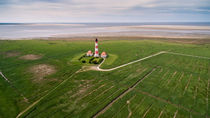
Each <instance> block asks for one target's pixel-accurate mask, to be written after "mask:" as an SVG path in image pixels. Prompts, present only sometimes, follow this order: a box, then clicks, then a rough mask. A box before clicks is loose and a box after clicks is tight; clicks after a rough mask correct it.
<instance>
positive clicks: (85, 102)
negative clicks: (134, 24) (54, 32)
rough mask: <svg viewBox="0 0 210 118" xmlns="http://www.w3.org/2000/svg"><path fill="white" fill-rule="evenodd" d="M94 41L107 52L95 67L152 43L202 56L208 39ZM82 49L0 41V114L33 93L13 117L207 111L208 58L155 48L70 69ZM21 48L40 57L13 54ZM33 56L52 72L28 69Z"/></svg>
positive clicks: (180, 116) (149, 116)
mask: <svg viewBox="0 0 210 118" xmlns="http://www.w3.org/2000/svg"><path fill="white" fill-rule="evenodd" d="M99 45H100V46H99V51H106V52H107V53H108V54H109V58H107V59H106V60H105V62H104V63H103V64H102V65H101V68H113V67H116V66H119V65H122V64H125V63H129V62H131V61H134V60H137V59H140V58H143V57H146V56H149V55H152V54H155V53H157V52H160V51H170V52H177V53H183V54H190V55H195V56H202V57H209V58H210V53H209V52H210V44H183V43H173V42H168V41H167V40H164V41H163V40H162V41H161V40H151V39H150V40H129V39H128V40H101V41H99ZM88 50H94V41H90V40H83V41H49V40H48V41H47V40H21V41H0V71H1V72H2V73H3V74H4V75H5V76H6V77H7V78H8V80H9V81H10V83H8V82H7V81H6V80H5V79H4V78H3V77H2V76H0V118H14V117H16V116H17V115H18V114H19V113H21V112H22V111H24V110H25V109H26V108H28V107H29V106H30V105H31V104H33V103H34V102H36V101H37V100H40V98H41V100H40V101H39V102H37V104H35V105H34V106H32V107H31V108H29V109H28V110H27V111H26V112H24V113H23V114H21V116H20V117H26V118H34V117H37V118H46V117H50V118H58V117H59V118H60V117H61V118H62V117H78V118H86V117H87V118H88V117H94V116H97V117H101V118H103V117H106V118H107V117H108V118H111V117H114V118H115V117H119V118H126V117H133V118H139V117H143V118H170V117H173V118H175V117H177V118H189V117H191V118H202V117H203V118H205V117H210V108H209V106H210V105H209V103H210V101H209V100H210V95H209V91H210V88H209V86H210V59H204V58H197V57H189V56H182V55H173V54H161V55H158V56H155V57H152V58H149V59H146V60H144V61H141V62H138V63H135V64H131V65H128V66H125V67H123V68H119V69H116V70H113V71H109V72H100V71H94V70H89V71H85V72H79V73H75V72H77V71H78V70H79V69H81V68H82V67H83V66H84V64H82V63H81V62H77V57H80V55H82V54H84V53H86V52H87V51H88ZM9 54H13V55H12V56H11V55H10V56H9ZM15 54H16V55H15ZM27 54H35V55H42V57H41V58H40V59H37V60H24V59H21V58H20V57H22V56H23V55H27ZM40 64H46V65H51V66H53V67H54V68H55V70H56V72H55V73H53V74H49V75H47V76H44V77H43V78H41V79H40V78H39V76H38V75H39V73H38V74H37V76H36V75H34V74H33V72H32V71H30V68H31V67H33V66H36V65H40ZM88 66H90V65H88ZM34 71H35V70H34ZM40 75H41V74H40ZM140 80H142V81H140ZM139 81H140V82H139ZM55 88H56V89H55ZM24 97H25V98H27V100H25V99H24Z"/></svg>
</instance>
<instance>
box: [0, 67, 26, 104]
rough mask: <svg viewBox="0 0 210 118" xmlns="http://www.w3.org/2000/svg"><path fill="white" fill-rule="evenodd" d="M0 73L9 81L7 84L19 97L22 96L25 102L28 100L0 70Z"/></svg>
mask: <svg viewBox="0 0 210 118" xmlns="http://www.w3.org/2000/svg"><path fill="white" fill-rule="evenodd" d="M0 75H1V76H2V77H3V78H4V79H5V80H6V81H7V82H8V83H9V85H10V86H11V87H12V88H13V89H14V90H15V92H16V93H17V94H19V95H20V96H21V97H23V99H24V101H25V102H28V99H27V98H26V97H25V96H24V95H23V94H22V93H21V92H20V91H19V90H18V89H17V88H16V87H15V86H14V85H13V84H12V82H10V81H9V79H8V78H6V77H5V76H4V74H3V73H2V72H1V71H0Z"/></svg>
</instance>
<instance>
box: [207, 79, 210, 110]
mask: <svg viewBox="0 0 210 118" xmlns="http://www.w3.org/2000/svg"><path fill="white" fill-rule="evenodd" d="M209 83H210V80H209V79H208V83H207V92H206V94H207V95H206V112H207V113H208V110H209V102H208V101H209Z"/></svg>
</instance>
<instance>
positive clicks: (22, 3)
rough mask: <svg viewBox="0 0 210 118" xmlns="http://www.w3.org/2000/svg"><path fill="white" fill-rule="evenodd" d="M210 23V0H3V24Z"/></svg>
mask: <svg viewBox="0 0 210 118" xmlns="http://www.w3.org/2000/svg"><path fill="white" fill-rule="evenodd" d="M194 21H195V22H196V21H210V0H0V22H194Z"/></svg>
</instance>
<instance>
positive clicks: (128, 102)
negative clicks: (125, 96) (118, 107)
mask: <svg viewBox="0 0 210 118" xmlns="http://www.w3.org/2000/svg"><path fill="white" fill-rule="evenodd" d="M135 97H136V95H135V96H132V98H130V99H129V100H127V101H126V103H127V104H128V112H129V114H128V117H127V118H130V117H131V115H132V110H131V108H130V103H131V101H132V100H133V99H134V98H135Z"/></svg>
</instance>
